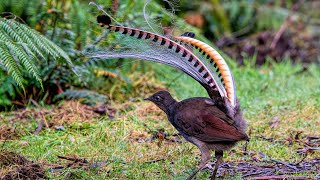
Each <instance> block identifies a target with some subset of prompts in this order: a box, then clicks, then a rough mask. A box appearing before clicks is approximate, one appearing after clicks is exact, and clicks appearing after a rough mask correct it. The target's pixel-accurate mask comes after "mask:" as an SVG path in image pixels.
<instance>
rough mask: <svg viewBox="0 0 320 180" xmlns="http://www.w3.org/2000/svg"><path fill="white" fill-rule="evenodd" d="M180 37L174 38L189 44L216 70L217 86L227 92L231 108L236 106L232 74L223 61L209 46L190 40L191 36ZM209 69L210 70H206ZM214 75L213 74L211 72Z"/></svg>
mask: <svg viewBox="0 0 320 180" xmlns="http://www.w3.org/2000/svg"><path fill="white" fill-rule="evenodd" d="M184 34H187V35H189V34H190V32H186V33H184ZM184 34H183V35H181V36H180V37H176V39H177V40H179V41H182V42H184V43H189V44H190V45H191V46H193V47H194V48H195V49H198V51H199V52H200V53H202V56H204V57H205V58H204V61H208V62H209V63H210V64H211V66H213V67H214V68H216V74H217V75H218V77H219V78H221V79H220V80H221V84H220V83H219V82H218V85H220V86H223V87H224V88H225V89H226V91H227V97H228V99H229V101H230V102H231V104H232V106H235V105H236V86H235V83H234V79H233V76H232V73H231V71H230V69H229V67H228V65H227V63H226V61H225V60H224V59H223V57H222V56H221V55H220V54H219V53H218V52H217V51H216V50H215V49H213V48H212V47H211V46H209V45H207V44H206V43H204V42H202V41H200V40H197V39H194V38H192V36H186V35H184ZM208 69H210V68H208ZM213 73H214V72H213Z"/></svg>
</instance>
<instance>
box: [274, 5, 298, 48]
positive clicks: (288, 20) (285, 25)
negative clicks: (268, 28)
mask: <svg viewBox="0 0 320 180" xmlns="http://www.w3.org/2000/svg"><path fill="white" fill-rule="evenodd" d="M303 1H304V0H300V1H298V2H297V3H295V4H294V5H293V6H292V8H291V11H290V12H289V14H288V16H287V17H286V19H285V20H284V23H283V24H282V25H281V27H280V29H279V31H278V32H277V33H276V35H275V36H274V38H273V40H272V43H271V45H270V48H271V49H274V48H275V47H276V45H277V43H278V41H279V39H280V37H281V36H282V34H283V33H284V31H285V30H286V29H287V27H288V25H289V24H290V23H291V16H292V13H293V12H295V11H297V10H298V8H299V5H300V4H302V3H303Z"/></svg>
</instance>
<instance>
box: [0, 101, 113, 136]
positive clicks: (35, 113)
mask: <svg viewBox="0 0 320 180" xmlns="http://www.w3.org/2000/svg"><path fill="white" fill-rule="evenodd" d="M115 113H116V109H114V108H110V107H109V106H107V105H101V106H97V107H91V106H88V105H84V104H81V103H80V102H79V101H65V102H64V103H62V104H60V105H58V106H57V107H54V108H52V109H48V108H33V109H29V108H27V109H23V110H18V111H14V112H11V113H9V114H7V117H8V118H7V119H8V120H6V121H5V122H4V124H3V125H1V126H0V140H10V139H15V138H17V137H18V135H19V132H18V131H20V129H18V128H17V129H15V128H13V127H14V126H16V125H17V124H26V123H30V121H34V120H35V121H37V123H38V125H37V126H38V128H37V129H36V130H30V131H35V134H39V132H40V131H41V129H42V128H55V129H57V128H60V129H61V128H62V127H63V126H64V125H70V124H72V123H74V122H85V123H90V122H92V119H95V118H97V117H100V116H102V115H108V116H109V117H110V118H112V117H113V116H114V115H115Z"/></svg>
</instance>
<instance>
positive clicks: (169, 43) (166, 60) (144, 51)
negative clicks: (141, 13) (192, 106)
mask: <svg viewBox="0 0 320 180" xmlns="http://www.w3.org/2000/svg"><path fill="white" fill-rule="evenodd" d="M97 21H98V23H99V24H100V25H101V26H104V27H106V29H107V30H108V31H110V33H113V34H114V38H113V40H116V41H117V42H120V43H122V44H120V46H119V45H118V46H116V48H114V49H108V50H103V51H101V52H98V53H95V54H94V55H92V56H91V57H93V58H102V59H110V58H139V59H142V60H149V61H154V62H158V63H162V64H167V65H170V66H172V67H174V68H176V69H179V70H181V71H183V72H185V73H186V74H188V75H189V76H191V77H192V78H194V79H195V80H196V81H198V82H199V83H200V84H201V85H202V86H203V87H204V88H205V89H206V90H207V91H208V94H209V96H210V97H211V98H214V97H222V98H223V97H227V98H228V99H229V101H230V104H231V105H233V106H234V98H233V96H234V95H235V89H234V86H231V85H234V84H233V79H232V78H230V74H231V72H229V71H230V70H229V68H228V66H227V65H226V63H225V61H224V60H223V58H222V57H221V56H220V55H219V54H218V53H217V52H216V51H214V52H211V51H212V48H211V49H208V45H206V46H205V45H204V43H201V44H200V45H199V42H198V41H197V43H198V44H197V43H195V42H194V41H190V39H193V38H192V37H193V35H192V34H190V33H187V34H184V36H181V38H180V39H178V40H177V41H175V40H176V39H175V40H172V39H170V38H168V37H165V36H162V35H159V34H155V33H151V32H147V31H143V30H141V29H135V28H130V27H124V26H114V25H111V23H112V22H111V19H110V17H108V16H104V15H102V16H98V17H97ZM183 37H184V38H183ZM185 38H187V39H188V38H189V41H187V40H186V39H185ZM179 41H180V42H179ZM185 43H189V44H191V45H192V46H193V47H194V48H196V49H199V51H192V50H190V48H188V47H186V46H184V45H183V44H185ZM209 47H210V46H209ZM209 51H210V52H209ZM217 54H218V55H219V56H218V55H217ZM213 55H214V56H213ZM213 62H214V63H213ZM230 81H231V83H230Z"/></svg>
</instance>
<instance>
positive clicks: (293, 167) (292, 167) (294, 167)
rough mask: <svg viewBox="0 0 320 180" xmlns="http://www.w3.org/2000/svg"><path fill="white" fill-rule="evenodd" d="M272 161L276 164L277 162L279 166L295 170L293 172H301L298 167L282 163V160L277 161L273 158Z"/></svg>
mask: <svg viewBox="0 0 320 180" xmlns="http://www.w3.org/2000/svg"><path fill="white" fill-rule="evenodd" d="M270 160H271V161H274V162H276V163H278V164H282V165H285V166H287V167H288V168H291V169H293V170H296V171H299V169H298V168H297V167H296V166H293V165H290V164H288V163H286V162H283V161H280V160H276V159H271V158H270Z"/></svg>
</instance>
